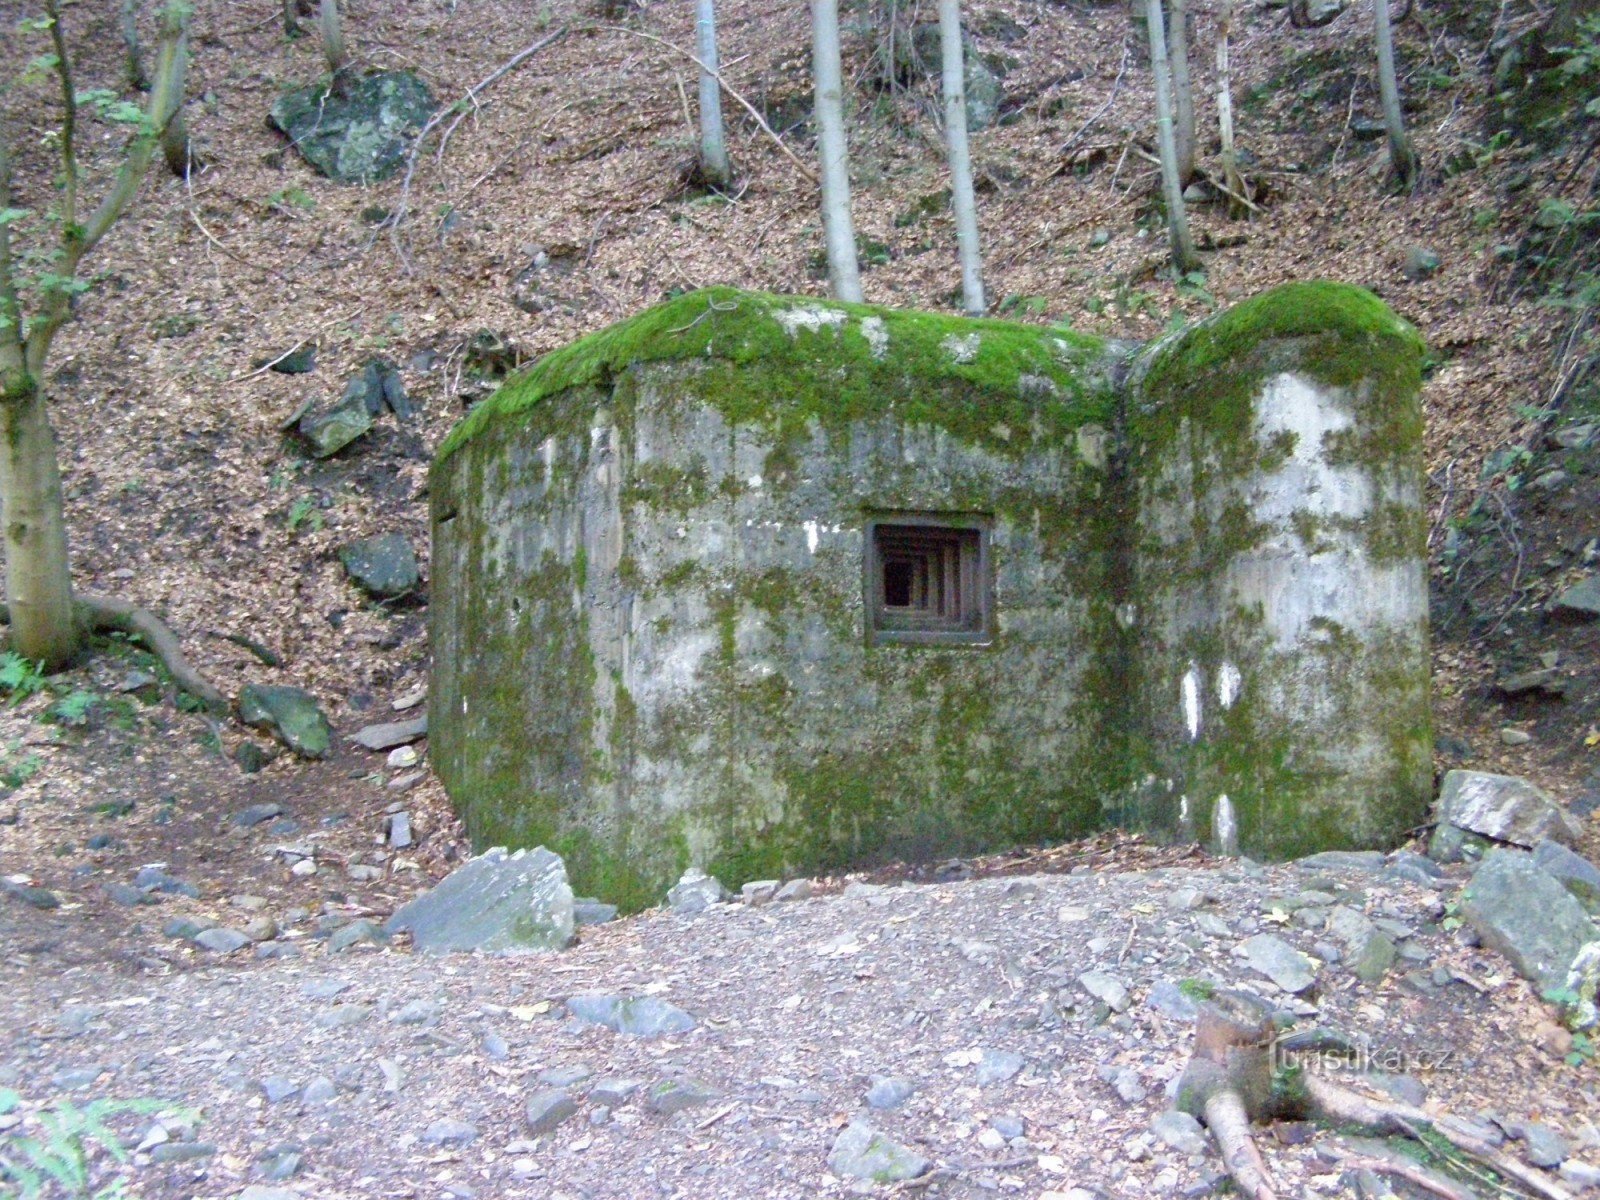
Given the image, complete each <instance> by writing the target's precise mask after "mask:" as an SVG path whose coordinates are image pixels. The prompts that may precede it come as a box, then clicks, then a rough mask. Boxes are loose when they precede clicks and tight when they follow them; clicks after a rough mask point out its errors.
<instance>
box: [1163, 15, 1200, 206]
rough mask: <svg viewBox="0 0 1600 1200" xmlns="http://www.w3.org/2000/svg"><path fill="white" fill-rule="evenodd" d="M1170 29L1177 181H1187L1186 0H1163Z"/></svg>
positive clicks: (1190, 165) (1190, 130)
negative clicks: (1164, 0)
mask: <svg viewBox="0 0 1600 1200" xmlns="http://www.w3.org/2000/svg"><path fill="white" fill-rule="evenodd" d="M1167 3H1168V9H1167V11H1168V14H1169V15H1170V16H1171V18H1172V20H1171V33H1170V35H1169V37H1168V39H1167V41H1168V46H1169V48H1170V50H1171V51H1172V100H1173V120H1174V121H1175V122H1176V128H1175V129H1174V130H1173V138H1174V141H1175V142H1176V145H1177V152H1178V182H1180V183H1182V184H1185V185H1187V184H1188V183H1189V182H1190V181H1191V180H1192V179H1194V145H1195V134H1194V86H1193V85H1192V84H1191V83H1190V81H1189V14H1188V11H1187V9H1186V7H1185V4H1186V0H1167Z"/></svg>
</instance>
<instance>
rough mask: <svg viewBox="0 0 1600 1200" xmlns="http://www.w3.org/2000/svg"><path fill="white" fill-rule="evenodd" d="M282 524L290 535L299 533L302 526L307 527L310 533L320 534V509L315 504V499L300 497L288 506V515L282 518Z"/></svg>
mask: <svg viewBox="0 0 1600 1200" xmlns="http://www.w3.org/2000/svg"><path fill="white" fill-rule="evenodd" d="M283 524H284V528H286V529H287V530H288V531H289V532H290V533H291V534H297V533H299V532H300V527H301V526H302V525H306V526H309V527H310V529H311V532H312V533H321V532H322V509H321V507H320V506H319V505H318V504H317V498H316V497H315V496H301V497H300V498H299V499H298V500H296V501H295V502H294V503H293V504H291V505H290V506H289V514H288V516H286V517H285V518H284V520H283Z"/></svg>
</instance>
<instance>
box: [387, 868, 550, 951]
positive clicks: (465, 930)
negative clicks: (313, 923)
mask: <svg viewBox="0 0 1600 1200" xmlns="http://www.w3.org/2000/svg"><path fill="white" fill-rule="evenodd" d="M384 929H385V931H386V932H388V933H391V934H392V933H402V932H403V933H409V934H410V935H411V942H412V944H413V945H414V946H415V947H416V948H417V949H418V950H421V951H424V952H426V953H430V954H447V953H449V952H451V951H453V950H482V951H484V952H485V953H488V954H518V953H525V952H529V951H535V950H560V949H562V948H563V947H565V946H567V945H569V944H570V943H571V942H572V936H573V934H572V930H573V917H572V888H571V887H570V886H569V885H568V884H567V867H566V864H565V863H563V862H562V861H561V856H560V855H558V854H553V853H552V852H550V851H549V850H546V849H545V848H544V847H543V846H538V847H536V848H534V849H532V850H518V851H517V852H516V853H515V854H507V853H506V851H505V847H503V846H496V847H495V848H494V849H492V850H487V851H485V852H484V853H482V854H480V855H478V857H477V858H474V859H472V860H471V861H469V862H467V863H466V864H465V865H463V866H460V867H457V868H456V869H455V870H454V871H452V872H451V873H450V874H449V875H447V876H445V877H444V879H442V880H440V881H439V883H438V884H437V885H436V886H435V887H434V888H433V889H432V890H431V891H427V892H424V893H422V895H420V896H418V897H417V898H416V899H415V900H412V901H411V902H410V903H408V904H404V905H402V906H401V907H400V908H399V909H398V910H396V912H395V914H394V916H392V917H390V918H389V920H388V923H387V924H385V925H384Z"/></svg>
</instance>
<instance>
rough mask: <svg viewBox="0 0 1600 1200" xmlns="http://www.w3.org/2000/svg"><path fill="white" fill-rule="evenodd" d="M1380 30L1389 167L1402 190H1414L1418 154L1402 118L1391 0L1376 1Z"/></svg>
mask: <svg viewBox="0 0 1600 1200" xmlns="http://www.w3.org/2000/svg"><path fill="white" fill-rule="evenodd" d="M1372 15H1373V21H1374V23H1375V25H1376V26H1377V42H1378V94H1379V96H1380V97H1381V98H1382V100H1383V124H1384V128H1385V129H1386V130H1387V131H1388V134H1389V166H1390V168H1391V169H1392V170H1393V171H1394V176H1395V178H1396V179H1397V180H1398V181H1399V183H1400V186H1401V187H1403V188H1406V189H1407V190H1410V189H1411V188H1412V187H1414V186H1415V185H1416V182H1417V154H1416V151H1414V150H1413V149H1412V148H1411V139H1410V138H1408V137H1407V136H1406V126H1405V120H1404V118H1403V117H1402V116H1401V115H1400V85H1399V83H1398V82H1397V81H1396V78H1395V73H1394V31H1393V30H1392V29H1391V28H1390V26H1389V0H1373V4H1372Z"/></svg>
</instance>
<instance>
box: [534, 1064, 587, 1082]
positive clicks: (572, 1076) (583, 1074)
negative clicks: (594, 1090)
mask: <svg viewBox="0 0 1600 1200" xmlns="http://www.w3.org/2000/svg"><path fill="white" fill-rule="evenodd" d="M593 1076H594V1071H593V1069H592V1068H590V1067H588V1066H587V1065H585V1064H584V1063H573V1064H572V1065H571V1066H566V1067H546V1068H545V1069H544V1070H543V1071H540V1072H539V1074H538V1076H537V1077H536V1078H537V1079H538V1080H539V1082H540V1083H543V1084H548V1085H549V1086H550V1087H555V1088H570V1087H577V1086H578V1084H580V1083H584V1082H585V1081H587V1080H589V1079H590V1078H592V1077H593Z"/></svg>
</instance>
